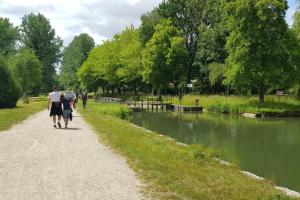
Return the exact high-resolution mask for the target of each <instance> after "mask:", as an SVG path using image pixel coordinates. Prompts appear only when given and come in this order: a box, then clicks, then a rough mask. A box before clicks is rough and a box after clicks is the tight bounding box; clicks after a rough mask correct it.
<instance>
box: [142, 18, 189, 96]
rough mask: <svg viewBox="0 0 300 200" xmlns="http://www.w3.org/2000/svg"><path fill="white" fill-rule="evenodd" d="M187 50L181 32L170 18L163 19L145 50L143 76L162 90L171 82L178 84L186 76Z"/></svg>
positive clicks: (176, 85)
mask: <svg viewBox="0 0 300 200" xmlns="http://www.w3.org/2000/svg"><path fill="white" fill-rule="evenodd" d="M186 59H187V50H186V48H185V47H184V39H183V38H182V37H181V32H180V31H179V30H178V29H177V28H175V27H174V26H172V24H171V22H170V21H169V20H164V21H162V22H161V23H160V24H159V25H157V26H156V28H155V33H154V35H153V37H152V38H151V40H150V41H149V42H148V43H147V44H146V48H145V49H144V51H143V66H144V70H143V78H144V80H145V81H146V82H147V83H150V84H151V85H153V86H154V87H155V88H156V89H158V90H160V89H163V88H165V87H167V86H168V85H169V84H170V83H173V84H174V85H175V88H177V87H178V84H179V83H180V82H182V81H184V79H185V78H186V71H185V67H186V66H185V64H186Z"/></svg>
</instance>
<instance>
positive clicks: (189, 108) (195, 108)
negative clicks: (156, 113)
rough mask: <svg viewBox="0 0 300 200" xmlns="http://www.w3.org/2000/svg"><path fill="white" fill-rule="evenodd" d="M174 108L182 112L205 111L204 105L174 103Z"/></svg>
mask: <svg viewBox="0 0 300 200" xmlns="http://www.w3.org/2000/svg"><path fill="white" fill-rule="evenodd" d="M173 106H174V110H177V111H180V112H203V107H201V106H183V105H173Z"/></svg>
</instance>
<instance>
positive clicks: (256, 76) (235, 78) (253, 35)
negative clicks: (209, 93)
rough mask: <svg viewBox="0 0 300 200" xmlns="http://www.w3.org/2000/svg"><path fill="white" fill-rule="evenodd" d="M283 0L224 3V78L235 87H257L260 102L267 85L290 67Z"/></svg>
mask: <svg viewBox="0 0 300 200" xmlns="http://www.w3.org/2000/svg"><path fill="white" fill-rule="evenodd" d="M287 8H288V5H287V1H286V0H240V1H231V2H229V3H228V4H227V11H228V15H229V20H228V23H227V25H228V28H229V30H230V36H229V38H228V40H227V44H226V47H227V50H228V53H229V57H228V58H227V60H226V63H227V66H228V72H227V74H228V77H227V80H228V81H229V82H230V83H232V84H233V85H234V86H236V87H237V88H241V87H246V88H252V89H253V88H254V89H256V90H258V93H259V101H260V103H263V102H264V94H265V92H266V90H267V88H268V87H269V86H270V85H279V84H281V81H282V80H284V79H283V76H284V74H285V72H288V71H290V70H291V68H290V67H291V56H290V52H289V51H288V47H287V43H288V25H287V23H286V21H285V15H286V10H287Z"/></svg>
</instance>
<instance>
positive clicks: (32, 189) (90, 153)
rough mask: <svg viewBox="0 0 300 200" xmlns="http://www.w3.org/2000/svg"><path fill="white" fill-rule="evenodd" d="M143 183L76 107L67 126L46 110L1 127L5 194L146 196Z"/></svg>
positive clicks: (96, 198)
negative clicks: (56, 126) (59, 126)
mask: <svg viewBox="0 0 300 200" xmlns="http://www.w3.org/2000/svg"><path fill="white" fill-rule="evenodd" d="M141 186H142V185H141V183H140V181H139V180H138V178H137V177H136V175H135V173H134V172H133V171H132V169H130V168H129V166H128V164H127V163H126V160H125V159H124V158H123V157H121V156H120V155H118V154H116V153H114V152H113V151H112V150H110V149H108V148H107V147H105V146H104V145H102V144H101V143H99V140H98V137H97V135H96V134H95V133H94V131H93V130H92V129H91V128H90V127H89V126H88V125H87V123H86V122H85V121H84V120H83V119H82V118H81V117H80V116H79V115H78V114H77V113H75V117H74V121H73V122H72V123H71V124H70V129H67V130H66V129H54V128H53V127H52V122H51V121H50V118H49V115H48V112H46V111H43V112H40V113H37V114H35V115H33V116H31V117H30V118H28V119H27V120H25V121H24V122H22V123H21V124H18V125H15V126H14V127H12V128H11V129H10V130H8V131H3V132H0V199H1V200H24V199H30V200H127V199H128V200H140V199H146V198H145V197H144V196H143V194H142V193H141V192H140V189H141Z"/></svg>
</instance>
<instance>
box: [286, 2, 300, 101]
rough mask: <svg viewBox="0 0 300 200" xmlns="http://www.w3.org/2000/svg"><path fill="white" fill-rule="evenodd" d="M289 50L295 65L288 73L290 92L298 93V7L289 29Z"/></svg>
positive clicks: (299, 43) (299, 70) (299, 30)
mask: <svg viewBox="0 0 300 200" xmlns="http://www.w3.org/2000/svg"><path fill="white" fill-rule="evenodd" d="M290 36H291V37H290V38H291V40H290V47H291V49H290V52H291V55H292V62H293V64H294V66H295V71H291V73H289V82H290V83H292V87H291V88H290V90H289V91H290V92H291V93H293V94H295V95H298V96H299V95H300V65H299V63H300V7H299V5H298V8H297V10H296V12H295V14H294V23H293V25H292V28H291V30H290Z"/></svg>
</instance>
